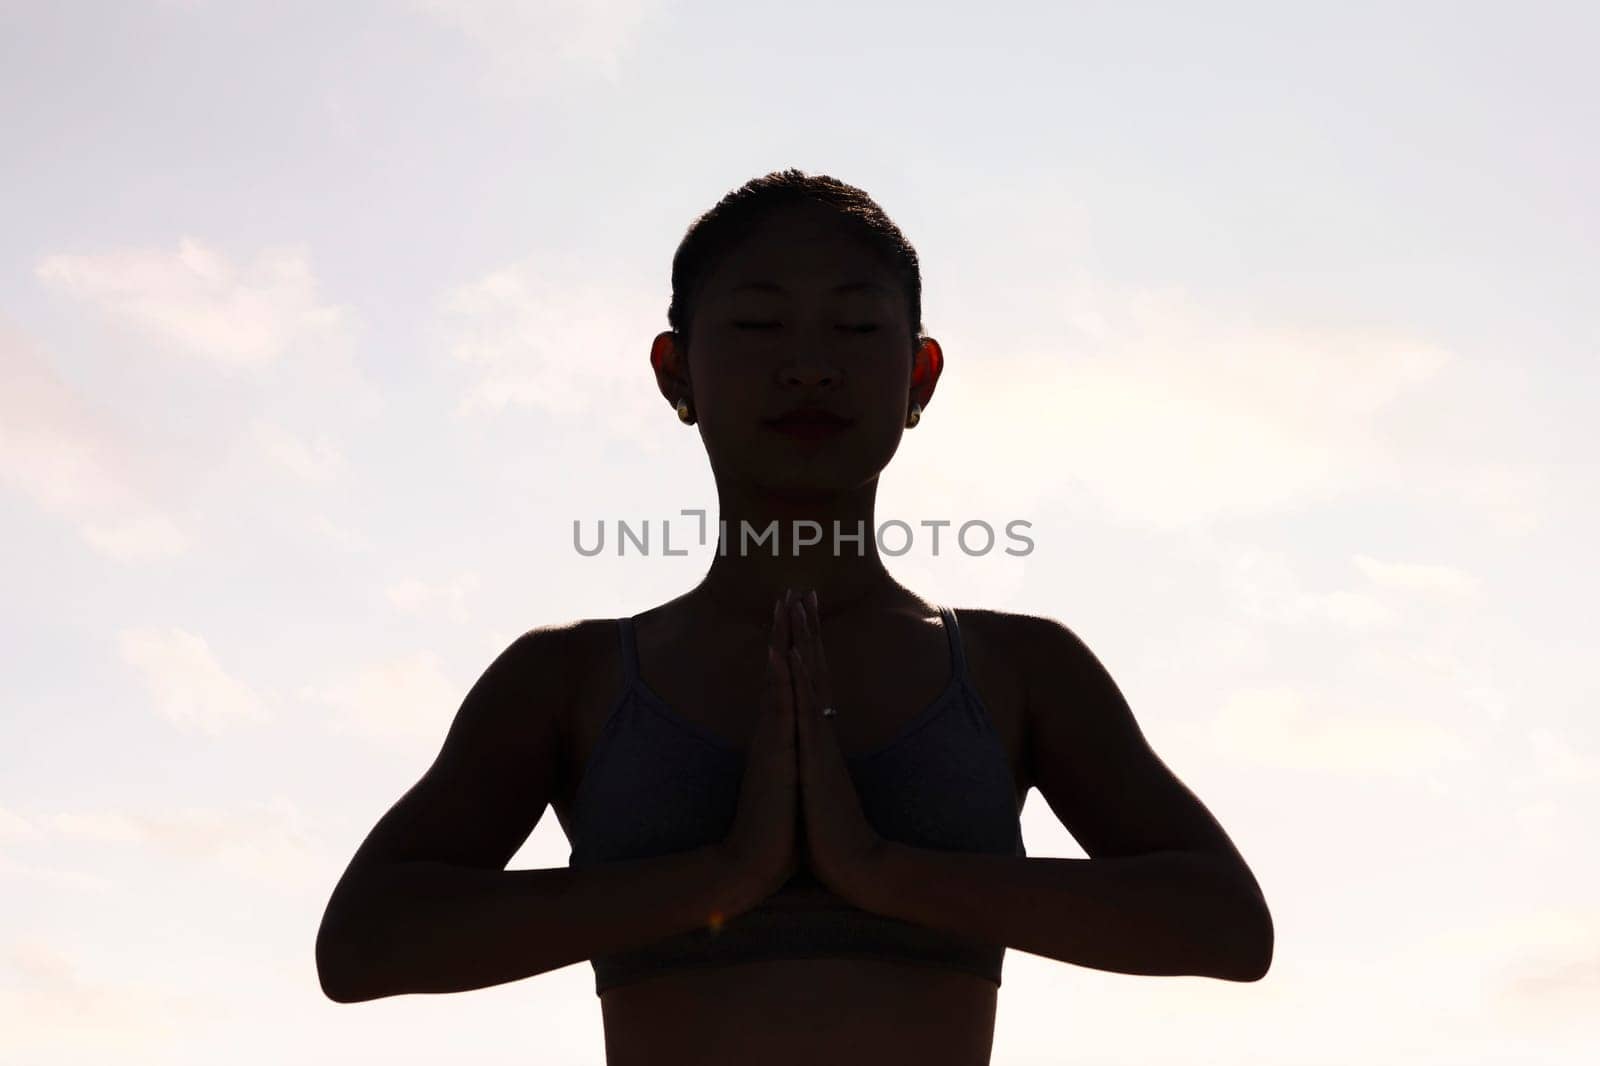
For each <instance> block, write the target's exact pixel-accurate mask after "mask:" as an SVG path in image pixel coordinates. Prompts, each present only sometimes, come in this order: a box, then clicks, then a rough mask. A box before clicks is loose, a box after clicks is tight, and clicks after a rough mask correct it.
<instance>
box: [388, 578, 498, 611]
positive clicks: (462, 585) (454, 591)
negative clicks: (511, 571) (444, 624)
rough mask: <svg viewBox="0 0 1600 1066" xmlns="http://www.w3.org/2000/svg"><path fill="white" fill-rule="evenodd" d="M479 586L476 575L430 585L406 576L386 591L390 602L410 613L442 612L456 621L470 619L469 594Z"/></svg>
mask: <svg viewBox="0 0 1600 1066" xmlns="http://www.w3.org/2000/svg"><path fill="white" fill-rule="evenodd" d="M477 587H478V575H477V574H470V573H469V574H462V575H460V576H458V577H454V578H451V579H449V580H448V581H443V582H439V583H437V584H429V583H427V582H425V581H422V580H420V579H417V578H406V579H404V580H401V581H397V582H395V583H394V584H392V585H390V586H389V587H388V589H387V590H385V591H386V592H387V594H388V597H389V602H390V603H392V604H394V605H395V606H396V607H398V608H399V609H400V610H402V611H405V612H406V613H407V614H421V615H432V614H434V613H436V612H443V613H444V615H445V616H446V617H448V618H449V619H450V620H451V621H453V622H465V621H467V620H468V618H469V612H468V610H467V597H468V596H469V595H470V594H471V593H472V592H473V590H475V589H476V588H477Z"/></svg>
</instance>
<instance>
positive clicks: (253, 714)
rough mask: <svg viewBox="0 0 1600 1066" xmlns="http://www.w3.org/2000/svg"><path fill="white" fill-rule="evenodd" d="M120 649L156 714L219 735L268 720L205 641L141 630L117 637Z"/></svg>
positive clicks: (182, 633) (163, 631) (262, 707)
mask: <svg viewBox="0 0 1600 1066" xmlns="http://www.w3.org/2000/svg"><path fill="white" fill-rule="evenodd" d="M117 644H118V649H119V651H120V653H121V656H122V660H123V662H125V663H127V664H128V665H129V666H132V667H133V668H134V669H136V670H137V671H138V672H139V673H140V674H141V675H143V678H144V682H145V687H146V689H147V690H148V691H149V694H150V698H151V701H152V702H153V704H154V706H155V709H156V712H157V713H158V714H160V715H161V716H162V717H163V718H166V719H167V720H169V721H171V722H173V723H174V724H176V725H179V726H182V727H185V728H196V729H199V730H201V731H203V732H206V733H211V734H216V733H220V732H221V731H222V730H223V729H224V728H227V727H230V726H233V725H237V724H239V723H245V722H262V721H265V720H266V719H267V717H268V714H267V710H266V707H265V704H264V701H263V700H262V698H261V697H260V696H258V695H257V694H256V693H255V692H254V691H252V690H251V689H250V687H249V686H248V685H246V684H245V683H244V682H242V681H239V680H238V679H236V678H234V677H233V676H232V675H230V674H229V673H228V672H227V671H226V670H225V669H223V667H222V665H221V664H220V663H219V662H218V661H217V658H216V656H215V655H214V654H212V651H211V647H210V645H209V644H207V643H206V640H205V638H204V637H201V636H198V635H196V634H194V633H190V632H188V631H186V630H183V629H178V628H168V629H158V628H138V629H127V630H123V631H122V632H121V633H119V634H118V637H117Z"/></svg>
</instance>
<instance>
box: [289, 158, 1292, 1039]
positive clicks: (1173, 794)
mask: <svg viewBox="0 0 1600 1066" xmlns="http://www.w3.org/2000/svg"><path fill="white" fill-rule="evenodd" d="M672 285H673V295H672V303H671V306H670V308H669V310H668V319H669V324H670V325H671V327H672V328H671V330H670V331H668V332H664V333H662V334H660V335H659V336H657V337H656V338H655V341H654V344H653V346H652V348H651V352H650V361H651V364H652V366H653V368H654V371H655V376H656V383H657V385H658V387H659V388H660V390H661V392H662V395H663V396H665V397H666V399H667V401H668V402H669V403H670V404H671V405H672V406H673V407H674V408H676V410H677V413H678V417H679V418H680V419H681V420H682V421H683V422H684V423H687V424H690V425H695V426H698V430H699V434H700V437H701V440H702V441H703V442H704V444H705V447H706V452H707V455H708V456H709V458H710V461H711V466H712V470H713V473H714V475H715V478H716V484H717V491H718V503H719V507H720V512H721V513H720V518H721V520H722V522H723V523H724V525H723V527H722V528H723V529H724V530H725V533H724V536H723V537H722V538H721V546H720V547H721V550H719V551H718V552H717V553H716V554H715V556H714V558H713V561H712V563H711V566H710V568H709V570H708V572H707V574H706V576H705V578H704V580H703V581H702V582H701V583H700V584H699V585H698V586H697V587H695V588H693V589H691V590H690V591H688V592H686V593H684V594H683V595H682V596H679V597H678V598H677V599H674V600H671V601H669V602H667V603H664V604H661V605H659V606H656V607H653V608H651V609H649V610H646V611H644V612H642V613H640V614H637V615H634V616H633V617H631V618H625V619H598V620H586V621H581V622H577V623H573V624H571V625H566V626H557V627H549V628H540V629H535V630H532V631H530V632H529V633H526V634H524V635H523V636H522V637H520V638H519V639H518V640H517V641H515V642H514V643H513V644H512V645H511V646H510V647H509V648H507V649H506V651H505V652H503V653H502V654H501V655H500V657H499V658H497V659H496V660H495V662H494V663H493V664H491V665H490V666H489V668H488V669H487V670H486V671H485V672H484V674H483V676H482V677H481V678H480V679H479V681H478V682H477V684H476V685H474V687H473V689H472V691H471V692H470V693H469V694H468V696H467V698H466V700H465V702H464V703H463V705H462V707H461V709H460V711H459V712H458V714H457V717H456V719H455V722H454V724H453V725H452V727H451V729H450V732H449V735H448V737H447V738H446V740H445V743H444V746H443V749H442V750H441V752H440V753H439V756H438V759H437V760H436V762H435V763H434V765H433V766H432V767H431V768H430V769H429V770H428V772H427V773H426V774H425V775H424V776H423V777H422V779H421V780H419V781H418V782H417V784H416V785H415V786H414V787H413V788H412V789H411V790H410V791H409V792H407V794H406V795H405V796H404V797H403V798H401V800H400V801H399V802H398V803H396V805H395V806H394V808H393V809H392V810H390V811H389V812H388V813H387V814H386V815H385V816H384V817H383V819H382V820H381V821H380V822H379V823H378V825H377V826H376V827H375V828H374V829H373V831H372V833H371V835H370V836H369V837H368V838H367V840H366V842H365V843H364V844H363V845H362V846H361V848H360V850H359V851H358V852H357V853H356V855H355V858H354V859H353V860H352V861H351V863H350V867H349V869H348V870H347V871H346V873H345V875H344V877H343V878H342V879H341V880H340V882H339V885H338V886H337V888H336V889H335V890H334V893H333V897H332V899H331V900H330V902H329V905H328V910H327V914H326V916H325V917H324V920H323V925H322V929H321V931H320V933H319V935H318V941H317V960H318V967H319V971H320V974H321V979H322V982H323V988H324V990H325V991H326V993H327V994H328V995H329V996H330V997H332V998H333V999H336V1000H339V1001H341V1002H350V1001H356V1000H365V999H373V998H377V997H381V996H389V995H396V994H400V993H405V992H447V991H461V990H465V989H470V988H480V987H484V986H487V985H493V984H498V983H502V982H506V981H512V980H516V979H518V978H522V977H528V976H530V975H533V974H538V973H543V972H546V971H548V970H553V969H557V968H559V967H563V966H567V965H570V964H572V963H576V962H580V961H582V960H586V959H587V960H591V964H592V966H593V968H594V971H595V978H596V986H595V987H596V992H597V993H598V994H599V996H600V1004H601V1010H602V1015H603V1019H604V1025H605V1041H606V1054H607V1062H608V1063H610V1064H612V1066H636V1064H641V1063H651V1064H661V1063H680V1062H682V1063H688V1062H696V1063H730V1064H731V1063H754V1062H760V1063H767V1064H778V1063H788V1062H794V1063H815V1062H818V1061H831V1062H846V1061H848V1062H862V1063H867V1062H874V1063H877V1062H918V1063H922V1064H927V1066H958V1064H959V1066H970V1064H974V1063H987V1062H988V1061H989V1054H990V1048H991V1043H992V1038H993V1033H994V1019H995V1008H996V1000H997V995H998V991H999V986H1000V973H1001V963H1002V961H1003V956H1004V952H1005V949H1006V948H1007V947H1012V948H1017V949H1020V950H1023V951H1027V952H1031V953H1033V954H1036V955H1042V956H1046V957H1049V958H1053V959H1059V960H1061V961H1063V962H1071V963H1077V964H1079V965H1082V966H1090V967H1096V968H1099V969H1104V970H1113V971H1118V972H1122V973H1133V974H1195V975H1205V976H1212V977H1217V978H1222V979H1226V980H1235V981H1253V980H1256V979H1258V978H1259V977H1261V976H1262V975H1263V974H1264V973H1265V972H1266V970H1267V967H1268V966H1269V964H1270V960H1271V955H1272V942H1273V935H1272V922H1271V918H1270V916H1269V914H1268V911H1267V907H1266V904H1265V902H1264V901H1263V899H1262V896H1261V893H1260V891H1259V889H1258V888H1257V885H1256V882H1255V879H1254V877H1253V876H1252V875H1251V873H1250V871H1249V869H1248V867H1247V866H1246V865H1245V863H1244V861H1243V860H1242V859H1241V858H1240V856H1239V854H1238V852H1237V851H1236V850H1235V849H1234V847H1233V846H1232V844H1231V843H1230V842H1229V840H1228V837H1227V835H1226V834H1225V833H1224V832H1223V830H1222V829H1221V827H1219V826H1218V825H1217V823H1216V821H1215V820H1214V819H1213V818H1212V817H1211V816H1210V814H1209V813H1208V812H1207V811H1206V809H1205V808H1204V806H1202V805H1201V803H1200V802H1199V801H1198V800H1197V799H1196V798H1195V797H1194V795H1193V794H1192V793H1191V792H1190V791H1189V790H1188V789H1187V788H1185V786H1184V785H1183V784H1182V783H1181V782H1180V781H1179V780H1178V779H1177V778H1176V777H1174V776H1173V775H1172V774H1171V773H1170V772H1169V771H1168V770H1167V769H1166V767H1165V766H1164V765H1163V764H1162V762H1161V761H1160V759H1159V758H1158V757H1157V756H1156V755H1155V754H1154V753H1153V752H1152V751H1151V750H1150V748H1149V747H1148V745H1147V744H1146V743H1145V741H1144V739H1143V737H1142V735H1141V733H1140V731H1139V728H1138V726H1137V725H1136V723H1135V721H1134V719H1133V716H1132V714H1131V713H1130V711H1129V709H1128V706H1127V704H1126V702H1125V701H1124V700H1123V698H1122V696H1121V694H1120V693H1119V691H1118V689H1117V687H1116V685H1115V684H1114V683H1113V682H1112V680H1111V678H1110V677H1109V676H1108V675H1107V674H1106V672H1105V670H1104V669H1103V668H1102V667H1101V665H1100V664H1099V662H1098V661H1097V660H1096V659H1095V657H1094V656H1093V655H1092V654H1091V653H1090V652H1089V650H1088V649H1087V648H1085V647H1084V645H1083V644H1082V643H1081V642H1080V641H1078V639H1077V638H1076V637H1075V636H1074V635H1073V634H1072V632H1071V631H1070V630H1069V629H1067V628H1066V627H1065V626H1063V625H1061V624H1059V623H1057V622H1055V621H1052V620H1049V619H1045V618H1036V617H1031V616H1028V615H1019V614H1008V613H1005V612H1000V611H988V610H976V609H974V610H963V611H961V612H960V615H959V620H958V616H957V614H956V612H954V611H952V610H950V609H949V608H946V607H940V606H935V605H931V604H929V603H928V602H926V601H924V600H923V599H921V598H919V597H918V596H916V595H915V594H914V593H912V592H911V591H910V590H909V589H906V588H904V587H903V586H901V585H899V584H898V583H897V582H895V580H894V579H893V578H892V577H890V576H889V574H888V572H887V570H886V569H885V568H884V566H883V563H882V561H881V559H880V558H879V555H878V552H877V548H876V544H875V543H874V539H873V536H872V531H873V530H874V529H875V528H876V522H875V518H874V500H875V497H876V492H877V479H878V475H879V473H880V472H881V471H882V470H883V468H884V467H885V466H886V465H887V464H888V462H889V460H890V458H891V457H892V456H893V455H894V453H895V451H896V449H897V448H898V446H899V443H900V438H901V434H902V433H903V432H904V430H905V429H907V428H910V427H914V426H916V425H917V424H918V422H919V420H920V418H921V417H922V412H923V411H925V410H926V409H927V407H928V405H929V403H930V401H931V400H932V397H933V393H934V388H935V386H936V385H937V383H938V380H939V375H940V372H941V370H942V367H943V361H944V356H943V352H942V350H941V349H940V347H939V344H938V342H937V341H936V340H934V339H933V338H931V337H928V336H925V335H924V334H923V332H922V329H921V276H920V271H919V266H918V261H917V257H916V253H915V251H914V250H913V249H912V247H911V245H910V244H909V243H908V242H907V241H906V240H905V238H904V237H903V236H902V235H901V233H900V231H899V230H898V229H897V228H896V227H895V226H894V224H893V223H892V222H890V221H889V219H888V218H887V217H886V216H885V215H884V213H883V212H882V210H881V209H880V208H879V207H878V205H877V204H876V203H874V202H873V200H872V199H871V198H870V197H868V196H867V195H866V194H865V193H863V192H862V191H860V190H859V189H856V188H854V187H852V186H849V185H845V184H843V183H841V182H838V181H836V180H834V179H832V178H829V177H825V176H808V175H805V174H803V173H802V172H800V171H797V170H787V171H782V172H777V173H773V174H769V175H767V176H765V177H763V178H759V179H756V180H754V181H751V182H749V183H747V184H746V185H745V186H743V187H742V188H740V189H738V190H736V191H735V192H733V193H731V194H729V195H728V196H727V197H725V198H724V199H723V201H722V202H721V203H719V204H718V205H717V206H716V207H715V208H714V209H713V210H712V211H710V212H708V213H707V214H705V215H704V216H702V217H701V218H700V219H698V220H697V221H696V223H695V224H694V225H693V226H692V227H691V228H690V230H689V232H688V234H687V235H686V236H685V238H684V240H683V242H682V244H681V245H680V246H679V249H678V251H677V254H676V256H675V257H674V260H673V270H672ZM808 520H809V523H816V525H811V524H808ZM862 531H865V536H858V535H857V534H858V533H859V532H862ZM819 532H820V534H821V535H820V537H819V535H818V534H819ZM835 534H837V537H838V540H837V541H836V540H835ZM763 535H765V536H766V538H767V539H765V540H761V539H757V538H759V537H761V536H763ZM1031 788H1038V789H1039V791H1040V792H1041V793H1043V794H1044V797H1045V800H1046V801H1047V802H1048V803H1049V805H1050V808H1051V810H1052V811H1054V812H1055V814H1056V815H1057V817H1058V818H1060V819H1061V821H1062V823H1063V824H1064V825H1065V826H1066V828H1067V829H1068V830H1069V831H1070V832H1071V833H1072V834H1073V836H1074V837H1075V838H1076V839H1077V840H1078V841H1079V842H1080V843H1081V844H1082V846H1083V848H1084V850H1085V852H1086V853H1087V854H1088V855H1089V856H1090V857H1089V858H1087V859H1063V858H1030V857H1028V856H1027V855H1026V853H1025V851H1024V849H1023V846H1022V838H1021V832H1020V827H1019V820H1018V818H1019V812H1020V810H1021V807H1022V802H1023V799H1024V797H1025V796H1026V794H1027V792H1028V790H1029V789H1031ZM546 804H550V805H553V806H554V807H555V810H556V815H557V817H558V818H559V819H560V822H561V825H562V827H563V828H564V829H565V831H566V833H567V836H568V839H569V841H571V842H572V845H573V847H572V855H571V859H570V860H569V865H568V866H567V867H564V868H553V869H541V870H514V871H508V870H506V869H505V865H506V863H507V862H508V861H509V860H510V858H511V856H512V855H513V854H514V853H515V852H516V851H517V849H518V848H519V847H521V845H522V843H523V841H524V840H525V839H526V838H527V836H528V834H529V832H530V831H531V830H532V829H533V827H534V825H535V824H536V823H537V821H538V820H539V818H540V816H541V815H542V814H543V811H544V809H545V806H546Z"/></svg>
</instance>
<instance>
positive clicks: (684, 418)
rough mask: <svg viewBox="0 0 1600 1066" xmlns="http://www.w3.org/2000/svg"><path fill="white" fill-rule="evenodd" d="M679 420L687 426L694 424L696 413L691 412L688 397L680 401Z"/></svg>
mask: <svg viewBox="0 0 1600 1066" xmlns="http://www.w3.org/2000/svg"><path fill="white" fill-rule="evenodd" d="M678 421H679V422H682V423H683V424H684V425H686V426H690V425H693V424H694V415H692V414H690V413H689V401H688V399H687V398H684V399H680V400H679V401H678Z"/></svg>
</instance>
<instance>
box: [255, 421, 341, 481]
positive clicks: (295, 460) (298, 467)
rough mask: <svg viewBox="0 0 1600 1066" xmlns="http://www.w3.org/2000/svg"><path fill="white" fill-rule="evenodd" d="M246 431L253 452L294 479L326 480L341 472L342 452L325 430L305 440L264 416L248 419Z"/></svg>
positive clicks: (331, 479) (330, 479)
mask: <svg viewBox="0 0 1600 1066" xmlns="http://www.w3.org/2000/svg"><path fill="white" fill-rule="evenodd" d="M249 432H250V439H251V441H252V442H253V443H254V446H255V448H256V451H257V452H258V453H259V454H260V455H261V456H262V457H263V458H264V459H266V460H267V461H268V462H270V463H272V464H273V465H275V466H278V467H281V468H282V469H284V470H287V471H289V472H290V473H292V474H293V475H294V476H296V477H298V478H302V479H304V480H306V481H314V482H321V483H327V482H330V481H333V480H334V479H335V478H337V477H339V476H340V474H342V473H343V472H344V469H345V459H344V455H343V454H342V453H341V452H340V450H339V447H338V445H337V444H335V443H334V441H333V440H332V439H331V438H330V437H329V436H328V435H327V434H326V433H319V434H318V435H317V436H316V438H315V439H313V440H306V439H305V438H304V437H302V436H301V435H299V434H297V433H295V432H293V431H292V430H290V429H288V428H286V427H284V426H281V425H278V424H277V423H276V422H272V421H269V420H268V419H265V418H255V419H252V420H251V422H250V431H249Z"/></svg>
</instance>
